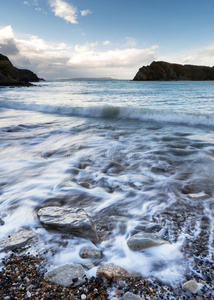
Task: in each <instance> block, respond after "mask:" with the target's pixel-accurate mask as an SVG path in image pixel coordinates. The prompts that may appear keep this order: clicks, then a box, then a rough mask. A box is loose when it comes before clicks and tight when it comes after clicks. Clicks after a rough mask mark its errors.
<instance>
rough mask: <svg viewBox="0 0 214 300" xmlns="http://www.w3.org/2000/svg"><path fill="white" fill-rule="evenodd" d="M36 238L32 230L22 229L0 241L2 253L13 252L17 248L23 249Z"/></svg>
mask: <svg viewBox="0 0 214 300" xmlns="http://www.w3.org/2000/svg"><path fill="white" fill-rule="evenodd" d="M34 236H35V233H34V232H33V231H32V230H27V229H22V230H20V231H18V232H14V233H12V234H10V235H8V236H7V237H5V238H3V239H1V240H0V252H1V251H5V250H6V249H8V250H12V249H14V248H17V247H22V246H24V245H26V244H27V242H28V241H29V240H30V239H32V238H33V237H34Z"/></svg>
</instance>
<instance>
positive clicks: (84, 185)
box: [79, 182, 90, 189]
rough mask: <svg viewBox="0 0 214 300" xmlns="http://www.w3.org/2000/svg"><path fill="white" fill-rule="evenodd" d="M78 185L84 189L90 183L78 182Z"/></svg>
mask: <svg viewBox="0 0 214 300" xmlns="http://www.w3.org/2000/svg"><path fill="white" fill-rule="evenodd" d="M79 185H81V186H82V187H84V188H86V189H90V184H89V183H88V182H79Z"/></svg>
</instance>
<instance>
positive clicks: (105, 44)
mask: <svg viewBox="0 0 214 300" xmlns="http://www.w3.org/2000/svg"><path fill="white" fill-rule="evenodd" d="M102 44H103V46H109V45H111V42H110V41H103V42H102Z"/></svg>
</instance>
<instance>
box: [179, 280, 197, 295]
mask: <svg viewBox="0 0 214 300" xmlns="http://www.w3.org/2000/svg"><path fill="white" fill-rule="evenodd" d="M182 287H183V289H184V290H186V291H189V292H191V293H193V294H195V293H197V291H198V289H199V286H198V283H197V282H196V281H195V280H189V281H186V282H185V283H184V284H183V286H182Z"/></svg>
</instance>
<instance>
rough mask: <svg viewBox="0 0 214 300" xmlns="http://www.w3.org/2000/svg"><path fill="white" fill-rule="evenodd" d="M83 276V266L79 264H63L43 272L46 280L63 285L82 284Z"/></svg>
mask: <svg viewBox="0 0 214 300" xmlns="http://www.w3.org/2000/svg"><path fill="white" fill-rule="evenodd" d="M85 276H86V274H85V271H84V268H83V267H82V266H81V265H80V264H65V265H62V266H59V267H57V268H55V269H53V270H51V271H49V272H47V273H46V274H45V278H47V279H48V280H50V281H52V282H54V283H57V284H60V285H63V286H65V287H67V286H69V285H71V284H72V285H73V286H78V285H81V284H83V283H84V282H85V279H84V277H85Z"/></svg>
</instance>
